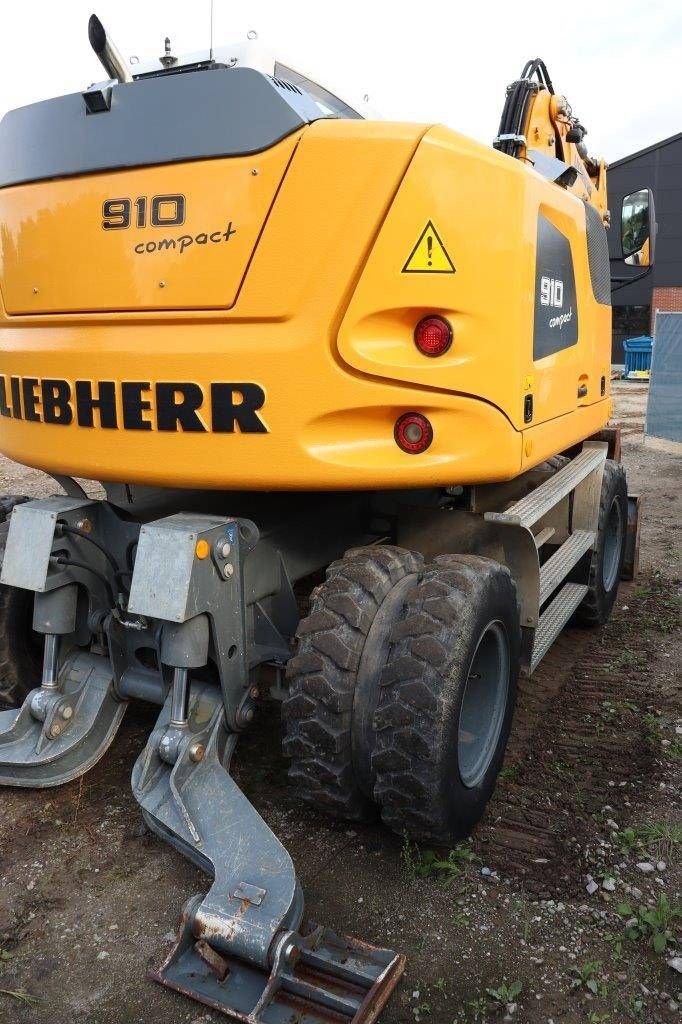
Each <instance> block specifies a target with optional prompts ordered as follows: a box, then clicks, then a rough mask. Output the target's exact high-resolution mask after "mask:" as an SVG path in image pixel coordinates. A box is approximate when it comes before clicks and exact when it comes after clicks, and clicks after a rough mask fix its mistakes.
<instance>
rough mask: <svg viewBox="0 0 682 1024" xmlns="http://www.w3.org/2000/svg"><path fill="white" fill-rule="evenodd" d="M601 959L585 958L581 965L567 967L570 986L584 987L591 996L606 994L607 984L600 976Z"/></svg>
mask: <svg viewBox="0 0 682 1024" xmlns="http://www.w3.org/2000/svg"><path fill="white" fill-rule="evenodd" d="M601 968H602V962H601V960H586V961H585V963H584V964H582V965H581V966H576V967H571V968H569V972H568V973H569V975H570V977H571V987H572V988H585V989H587V991H588V992H591V993H592V995H593V996H606V995H608V992H609V990H608V986H607V984H606V982H605V981H604V979H603V977H602V971H601Z"/></svg>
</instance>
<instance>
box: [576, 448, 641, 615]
mask: <svg viewBox="0 0 682 1024" xmlns="http://www.w3.org/2000/svg"><path fill="white" fill-rule="evenodd" d="M627 523H628V488H627V481H626V477H625V470H624V469H623V467H622V466H621V464H620V463H619V462H614V461H613V459H607V460H606V462H605V464H604V476H603V479H602V486H601V497H600V501H599V520H598V526H597V544H596V547H595V549H594V551H593V552H592V557H591V559H590V570H589V577H588V589H587V593H586V594H585V597H584V598H583V600H582V602H581V604H580V605H579V606H578V608H577V610H576V613H575V621H576V622H577V623H578V624H579V625H581V626H601V625H603V624H604V623H605V622H606V620H607V619H608V618H609V616H610V614H611V610H612V609H613V605H614V603H615V600H616V596H617V594H618V584H619V582H620V575H621V572H622V570H623V559H624V557H625V540H626V532H627Z"/></svg>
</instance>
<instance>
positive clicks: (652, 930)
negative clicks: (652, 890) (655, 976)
mask: <svg viewBox="0 0 682 1024" xmlns="http://www.w3.org/2000/svg"><path fill="white" fill-rule="evenodd" d="M616 913H617V914H618V915H619V917H622V918H624V919H625V920H626V921H627V922H628V924H627V925H626V928H625V934H626V936H627V938H628V939H630V941H631V942H642V941H646V943H647V944H648V945H649V946H651V947H652V948H653V950H654V952H656V953H664V952H665V950H666V949H667V947H668V946H674V945H676V942H675V935H674V932H673V929H674V926H675V923H676V922H677V921H681V920H682V909H680V908H679V907H676V906H673V905H672V904H671V903H670V900H669V899H668V897H667V896H666V895H665V893H660V894H659V897H658V902H657V903H656V906H655V907H645V906H641V905H640V906H639V908H638V909H637V910H634V909H633V907H632V905H631V904H630V903H619V904H618V906H617V907H616Z"/></svg>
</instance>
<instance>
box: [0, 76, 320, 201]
mask: <svg viewBox="0 0 682 1024" xmlns="http://www.w3.org/2000/svg"><path fill="white" fill-rule="evenodd" d="M324 116H325V115H324V114H323V112H322V111H321V109H320V108H319V107H318V106H317V104H316V103H315V102H314V100H313V99H312V98H311V97H310V96H308V95H307V94H306V93H302V92H300V91H298V90H293V89H289V88H286V85H285V84H283V83H279V82H277V81H275V80H274V79H272V78H270V77H269V76H268V75H265V74H262V73H261V72H260V71H254V70H252V69H251V68H224V67H216V68H211V69H209V70H205V71H195V72H192V73H187V74H177V75H168V76H166V77H160V78H148V79H141V80H139V81H135V82H129V83H125V84H115V85H114V86H113V88H112V91H111V109H109V110H104V111H102V112H99V113H94V114H93V113H89V112H88V108H87V106H86V103H85V100H84V98H83V94H82V93H72V94H71V95H69V96H60V97H58V98H56V99H51V100H44V101H42V102H40V103H33V104H31V105H30V106H27V107H20V108H18V109H17V110H12V111H10V112H9V113H8V114H6V115H5V117H4V118H3V119H2V121H0V188H4V187H6V186H8V185H17V184H20V183H22V182H29V181H42V180H45V179H49V178H61V177H69V176H72V175H77V174H89V173H93V172H97V171H108V170H117V169H121V168H125V167H144V166H150V165H154V164H167V163H178V162H181V161H186V160H204V159H209V158H211V157H224V156H245V155H247V154H249V153H259V152H261V151H262V150H264V149H268V148H269V147H270V146H274V145H275V144H276V143H277V142H279V141H281V139H283V138H285V137H286V136H287V135H291V133H292V132H295V131H297V130H298V129H300V128H302V127H304V126H305V125H307V124H310V123H311V122H312V121H315V120H319V119H321V118H322V117H324Z"/></svg>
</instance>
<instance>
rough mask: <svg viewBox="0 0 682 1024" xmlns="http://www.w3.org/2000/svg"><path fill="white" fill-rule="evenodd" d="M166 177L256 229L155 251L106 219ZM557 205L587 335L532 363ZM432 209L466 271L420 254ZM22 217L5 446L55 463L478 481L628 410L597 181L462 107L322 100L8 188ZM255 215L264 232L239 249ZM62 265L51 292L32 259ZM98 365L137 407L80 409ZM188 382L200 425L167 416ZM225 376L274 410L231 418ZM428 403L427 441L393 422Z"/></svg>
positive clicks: (12, 235) (360, 479)
mask: <svg viewBox="0 0 682 1024" xmlns="http://www.w3.org/2000/svg"><path fill="white" fill-rule="evenodd" d="M253 170H257V171H258V172H259V173H258V174H257V175H253V174H252V173H251V172H252V171H253ZM261 172H262V173H261ZM225 183H229V184H230V189H232V187H233V186H234V191H230V196H229V202H228V201H226V200H225V199H224V198H223V193H224V190H225ZM145 190H146V193H145V194H149V195H152V194H159V193H180V192H182V193H183V194H185V195H186V199H187V218H188V219H187V233H188V234H189V233H191V232H193V231H194V230H195V229H196V230H197V231H199V230H202V229H203V225H204V224H207V222H209V221H210V218H211V217H212V216H213V213H212V211H215V216H216V217H217V221H218V222H222V221H224V220H225V217H226V216H227V217H229V218H231V219H232V220H233V221H234V224H235V225H236V227H237V234H236V235H235V236H234V238H231V239H230V241H229V242H228V243H227V244H223V245H218V244H216V245H215V247H214V249H213V251H211V250H210V248H209V246H208V245H202V246H198V245H194V246H193V248H192V249H191V250H187V251H185V252H184V253H183V254H182V255H180V254H178V253H177V250H176V251H175V252H173V251H168V250H164V251H158V249H157V250H155V251H154V252H152V253H150V254H147V253H146V252H145V253H144V254H137V253H135V252H134V246H133V245H131V243H134V244H137V242H136V239H135V237H134V235H135V229H134V228H131V229H130V230H126V231H114V232H103V231H102V230H101V226H100V225H101V220H102V202H103V199H104V197H105V196H107V195H108V196H115V195H117V196H132V197H135V196H137V195H139V194H142V193H143V192H145ZM46 210H49V211H50V218H51V219H50V220H49V225H50V226H49V230H47V232H46V233H45V234H44V235H43V236H42V244H41V251H40V253H39V254H36V253H35V252H34V247H35V246H36V245H38V244H39V242H38V241H37V239H38V236H35V237H36V240H35V241H34V242H32V244H31V250H30V252H28V251H26V249H25V247H26V246H27V244H28V243H27V239H28V238H29V234H30V230H29V227H28V225H29V224H30V223H31V222H36V223H37V222H38V221H39V220H40V218H41V217H42V216H43V214H44V211H46ZM539 211H542V212H543V213H544V215H545V216H546V217H547V218H548V219H549V220H550V221H551V222H552V223H553V224H555V225H556V226H557V227H558V228H559V229H560V230H561V232H562V233H563V234H564V235H565V236H566V237H567V238H568V239H569V242H570V246H571V253H572V256H573V264H574V269H575V283H576V292H577V296H578V299H577V301H578V313H579V325H580V335H579V340H578V343H577V344H576V345H574V346H572V348H570V349H564V350H563V351H561V352H558V353H556V354H555V355H552V356H548V357H546V358H544V359H541V360H539V361H537V362H533V357H532V356H533V353H532V333H533V295H534V274H535V240H536V232H537V218H538V212H539ZM190 218H191V221H190ZM428 221H432V222H433V224H434V225H435V228H436V229H437V232H438V235H439V237H440V238H441V239H442V242H443V244H444V246H445V248H446V249H447V252H448V255H449V257H450V258H451V259H452V262H453V264H454V267H455V272H454V273H443V272H441V273H434V274H431V273H403V272H402V271H403V268H404V266H405V264H406V261H407V260H408V258H409V256H410V253H411V251H412V250H413V249H414V247H415V244H416V243H417V241H418V239H419V237H420V234H421V233H422V231H423V229H424V227H425V225H426V224H427V222H428ZM0 222H2V224H3V227H2V250H1V255H0V259H1V261H2V262H1V263H0V282H1V283H2V296H3V308H2V310H0V374H1V375H2V377H1V378H0V386H4V387H3V390H1V391H0V414H1V415H0V448H1V449H2V451H3V452H5V453H6V454H8V455H10V456H11V457H12V458H15V459H17V460H18V461H20V462H24V463H26V464H29V465H35V466H39V467H40V468H43V469H45V470H47V471H49V472H53V473H62V474H73V475H79V476H85V477H90V478H94V479H103V480H118V481H128V482H131V483H134V482H137V483H149V484H157V485H168V486H186V487H206V488H209V487H210V488H248V489H262V490H276V489H311V490H313V489H349V488H362V489H367V488H376V487H423V486H431V485H447V484H454V483H465V484H466V483H474V482H479V483H480V482H486V481H495V480H502V479H509V478H511V477H514V476H515V475H517V474H518V473H519V472H521V471H522V470H523V469H525V468H527V467H529V466H531V465H534V464H536V463H537V462H540V461H542V460H543V459H544V458H546V457H547V456H548V455H551V454H554V453H556V452H558V451H561V450H563V449H565V448H567V447H568V446H570V445H571V444H574V443H576V442H577V441H579V440H581V439H582V438H584V437H586V436H588V435H589V434H590V433H592V432H594V431H595V430H598V429H599V428H600V427H601V426H602V425H603V424H604V423H605V422H606V420H607V418H608V414H609V404H610V403H609V400H608V395H602V394H601V386H600V383H601V378H602V377H605V378H606V388H608V377H609V374H608V367H609V361H610V309H609V308H608V307H607V306H600V305H598V304H597V303H596V301H595V300H594V297H593V294H592V287H591V283H590V274H589V267H588V263H587V245H586V236H585V210H584V206H583V204H582V202H581V201H580V199H579V198H577V197H576V196H575V195H571V194H569V193H567V192H564V191H562V190H561V189H559V188H558V187H557V186H556V185H553V184H551V183H549V182H547V181H545V180H544V179H542V178H541V177H540V176H539V175H537V174H535V172H533V171H531V170H529V169H528V168H527V167H524V165H523V164H521V163H520V162H518V161H514V160H513V159H511V158H510V157H507V156H504V155H501V154H499V153H496V152H494V151H492V150H490V149H488V148H486V147H484V146H480V145H478V144H476V143H473V142H471V141H469V140H467V139H464V138H462V137H461V136H459V135H456V134H455V133H453V132H450V131H447V130H445V129H442V128H431V129H427V128H426V127H424V126H415V125H401V124H383V123H382V124H375V123H369V122H361V121H343V120H330V121H318V122H316V123H315V124H313V125H311V126H310V127H308V128H306V129H305V130H303V131H302V132H301V133H300V135H296V136H292V137H290V138H289V139H287V140H285V141H284V142H283V143H280V144H279V145H278V146H277V147H273V149H272V150H270V151H268V152H266V153H264V154H257V155H256V156H254V157H249V158H247V159H243V158H240V159H239V160H233V161H230V160H223V159H221V160H215V161H206V162H198V163H195V164H187V165H169V166H165V167H162V168H146V169H144V170H135V171H133V170H131V171H120V172H117V173H116V174H111V175H106V174H105V175H93V176H87V177H83V178H81V179H71V180H64V181H52V182H46V183H38V184H32V185H24V186H20V187H15V188H8V189H5V190H1V191H0ZM240 225H248V226H249V227H248V229H247V228H246V227H245V228H244V229H243V232H242V239H243V248H242V249H237V247H236V246H235V247H234V248H231V246H232V243H233V242H236V239H237V238H238V237H239V231H240ZM183 230H184V226H183V227H182V228H180V229H178V231H179V232H181V231H183ZM27 232H29V233H28V234H27ZM167 234H168V229H167V228H156V229H154V228H152V229H148V230H147V229H146V230H145V231H144V232H142V233H141V236H140V238H141V240H142V238H144V240H145V242H146V240H147V239H149V238H151V239H154V238H156V237H159V238H160V237H166V235H167ZM123 236H130V237H129V238H128V240H126V239H125V238H123ZM84 237H87V238H88V240H89V243H90V244H89V246H88V248H87V249H86V250H85V253H83V251H82V250H81V249H80V248H78V244H77V243H78V242H79V240H80V239H82V238H84ZM66 239H71V246H69V245H68V244H67V241H66ZM74 243H76V245H75V248H74ZM188 256H189V257H191V262H188V260H187V257H188ZM147 258H148V259H149V265H147V266H146V267H145V269H144V271H139V270H138V269H137V268H138V266H139V265H140V263H139V261H141V260H143V261H145V262H146V261H147ZM152 261H153V273H152V272H151V270H150V269H149V266H150V265H152ZM190 267H191V270H190ZM48 268H49V282H48V283H47V284H46V285H45V286H44V287H45V289H46V291H43V290H41V286H40V285H38V289H39V290H38V292H37V293H36V294H35V295H34V293H33V291H32V288H33V287H34V286H33V285H32V284H31V279H32V278H33V277H35V276H36V274H38V272H40V273H41V275H43V274H44V275H45V276H44V277H43V276H41V280H45V281H48V277H47V270H48ZM440 269H441V270H442V266H441V267H440ZM81 275H83V276H82V277H81ZM36 279H37V278H36ZM84 281H85V282H86V284H85V285H84ZM160 281H164V287H163V288H160V287H159V282H160ZM31 303H34V305H33V306H31ZM107 304H108V305H107ZM221 305H224V306H225V307H230V308H222V309H219V308H217V307H219V306H221ZM76 307H77V308H78V310H80V311H75V310H76ZM200 307H204V308H200ZM71 309H73V310H74V312H65V311H66V310H71ZM107 309H108V310H109V311H107ZM26 310H31V312H26ZM55 310H61V311H60V312H54V311H55ZM85 310H89V311H88V312H86V311H85ZM432 312H435V313H440V314H442V315H444V316H446V317H448V318H449V319H450V320H451V322H452V324H453V327H454V343H453V345H452V348H451V349H450V351H449V352H448V353H446V354H445V355H444V356H442V357H440V358H436V359H430V358H428V357H425V356H422V355H420V353H419V352H418V351H417V349H416V348H415V346H414V342H413V340H412V333H413V329H414V325H415V324H416V322H417V321H418V320H419V319H420V317H421V316H423V315H424V314H425V313H432ZM12 378H15V382H14V383H13V381H12ZM77 381H81V382H85V386H86V388H89V389H90V392H91V393H92V395H94V396H95V397H97V396H98V395H99V393H100V389H101V385H102V383H103V382H104V383H106V382H112V385H113V387H114V389H115V402H116V409H115V426H114V425H113V424H112V423H111V422H109V425H108V426H102V420H101V414H100V412H99V411H98V410H97V409H95V411H94V413H93V414H92V425H79V424H78V418H79V415H80V412H81V410H79V407H78V403H77V401H76V382H77ZM55 382H56V383H55ZM60 382H61V383H60ZM88 382H91V383H90V384H88ZM126 382H127V383H128V384H129V385H131V386H132V387H133V389H134V388H135V387H136V388H137V391H136V392H135V394H136V396H137V400H136V402H134V403H133V405H134V406H135V407H134V408H133V409H132V412H131V411H130V409H125V408H124V403H123V398H122V393H123V385H124V384H125V383H126ZM178 382H180V383H181V384H182V385H183V386H185V387H187V388H191V387H192V386H193V385H198V387H199V388H200V389H201V390H200V392H197V393H200V394H201V396H202V400H201V404H200V405H199V406H198V407H197V409H196V411H195V417H194V427H193V428H192V429H190V430H186V429H183V428H181V426H180V425H179V424H178V425H177V426H176V428H175V429H172V428H169V427H168V425H167V424H166V425H165V427H162V426H161V423H160V414H159V403H160V397H159V390H158V385H159V384H161V385H166V392H168V388H169V387H170V388H171V389H172V387H173V386H175V384H177V383H178ZM216 382H218V383H219V384H220V385H221V386H222V387H223V388H229V386H230V385H232V386H233V392H232V393H233V397H234V401H235V403H238V401H239V399H240V397H241V391H240V385H243V384H244V383H245V382H248V383H250V384H252V385H255V386H257V387H258V388H259V389H261V390H262V392H263V395H264V401H263V403H262V406H259V407H258V413H257V415H258V417H259V421H260V423H261V424H262V427H263V430H262V431H261V430H259V431H258V432H241V430H240V429H239V426H240V421H237V422H236V429H235V430H234V431H233V432H231V431H230V430H229V428H226V427H225V424H224V423H222V425H221V426H220V428H219V429H218V430H217V431H216V430H215V429H213V427H214V425H215V409H214V404H215V403H213V402H212V397H213V396H212V391H211V386H212V385H215V384H216ZM581 385H583V386H584V385H586V386H587V394H586V395H585V396H584V397H582V398H578V397H577V393H578V387H579V386H581ZM63 388H66V389H67V390H66V391H64V390H63ZM50 389H52V390H50ZM60 389H62V390H61V391H60ZM57 394H60V395H61V400H63V404H62V406H60V410H61V411H60V413H59V415H58V416H57V417H55V415H54V408H55V407H54V404H52V406H51V408H52V420H53V422H45V410H46V408H47V406H48V405H49V403H50V402H51V401H52V400H53V399H54V396H55V395H57ZM528 394H532V396H533V401H534V414H533V420H532V423H530V424H526V423H524V398H525V396H526V395H528ZM65 395H68V397H64V396H65ZM67 407H68V408H67ZM64 410H66V411H64ZM409 411H419V412H422V413H423V414H424V415H426V416H428V417H429V419H430V420H431V422H432V424H433V428H434V440H433V443H432V445H431V446H430V448H429V449H428V450H427V451H426V452H424V453H423V454H421V455H418V456H415V455H408V454H405V453H403V452H402V451H401V450H400V449H399V448H398V447H397V445H396V443H395V441H394V437H393V426H394V423H395V421H396V419H397V418H398V417H399V416H400V415H401V414H402V413H404V412H409ZM18 412H20V413H21V416H22V418H18V416H17V413H18ZM62 412H63V413H64V414H63V415H62ZM55 418H56V419H58V420H60V422H54V420H55ZM127 418H128V420H129V421H130V422H129V423H128V424H126V419H127ZM130 423H134V426H132V427H131V426H130Z"/></svg>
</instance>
